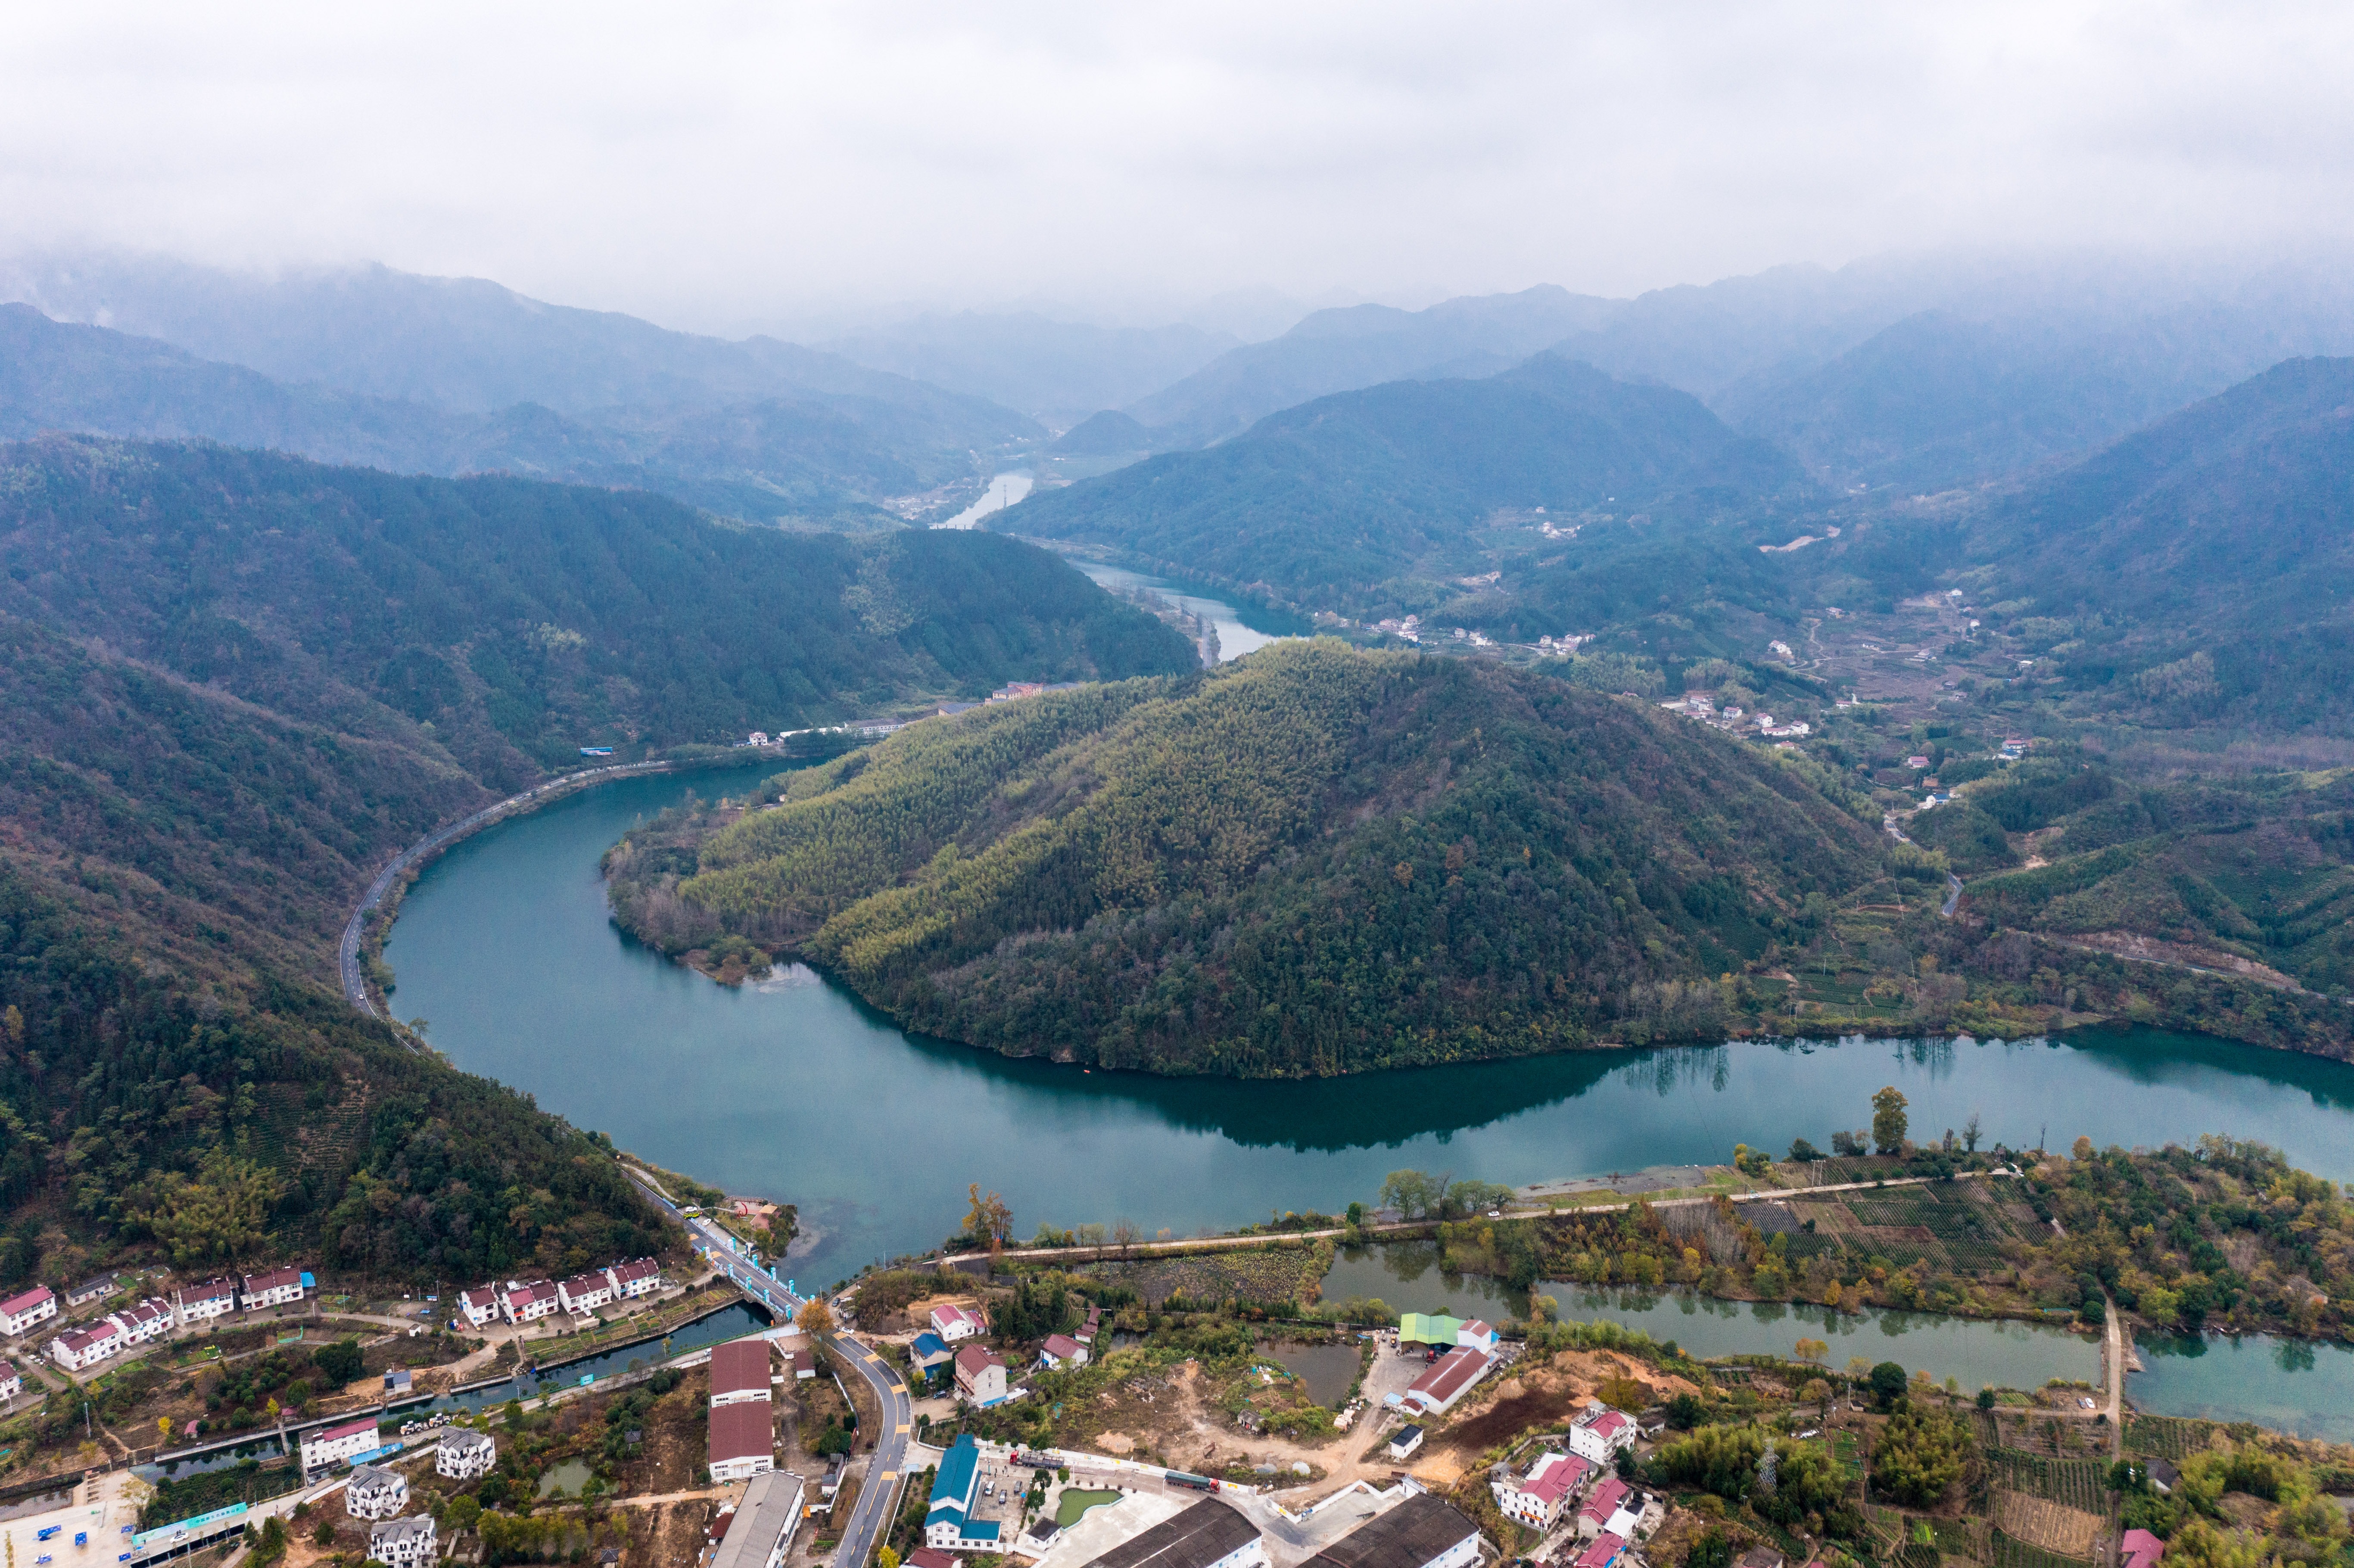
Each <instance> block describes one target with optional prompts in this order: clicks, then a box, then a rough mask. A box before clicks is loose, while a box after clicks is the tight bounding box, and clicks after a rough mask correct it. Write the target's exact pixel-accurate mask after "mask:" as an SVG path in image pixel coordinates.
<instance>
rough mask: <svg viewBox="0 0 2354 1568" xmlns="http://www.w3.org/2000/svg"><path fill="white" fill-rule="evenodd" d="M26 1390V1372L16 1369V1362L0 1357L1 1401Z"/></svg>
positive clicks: (12, 1397) (3, 1401)
mask: <svg viewBox="0 0 2354 1568" xmlns="http://www.w3.org/2000/svg"><path fill="white" fill-rule="evenodd" d="M24 1392H25V1374H24V1373H23V1372H18V1371H17V1370H16V1362H14V1361H8V1360H5V1358H0V1403H5V1402H6V1401H8V1400H11V1399H14V1398H16V1396H17V1395H18V1394H20V1393H24Z"/></svg>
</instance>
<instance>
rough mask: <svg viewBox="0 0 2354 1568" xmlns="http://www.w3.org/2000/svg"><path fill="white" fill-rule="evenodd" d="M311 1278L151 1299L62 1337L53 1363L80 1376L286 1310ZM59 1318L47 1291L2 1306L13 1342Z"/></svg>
mask: <svg viewBox="0 0 2354 1568" xmlns="http://www.w3.org/2000/svg"><path fill="white" fill-rule="evenodd" d="M307 1279H308V1277H307V1276H306V1275H304V1274H303V1272H302V1270H301V1269H299V1268H280V1269H272V1270H270V1272H268V1273H266V1274H249V1275H247V1276H245V1277H244V1278H243V1280H242V1281H239V1280H238V1279H235V1278H222V1279H213V1280H207V1281H206V1282H205V1283H204V1284H202V1285H197V1286H190V1287H185V1288H182V1289H180V1290H175V1291H174V1292H173V1294H172V1299H170V1300H169V1301H166V1300H164V1298H162V1297H160V1296H150V1297H148V1298H146V1299H145V1300H143V1301H138V1302H134V1303H133V1304H132V1305H130V1306H128V1307H124V1308H121V1309H120V1310H118V1311H113V1312H110V1313H108V1314H107V1315H106V1316H105V1317H103V1318H101V1319H98V1320H97V1321H96V1322H94V1323H85V1324H82V1325H80V1327H78V1328H74V1329H69V1330H67V1331H66V1332H64V1333H62V1334H59V1335H58V1337H57V1338H56V1339H53V1340H50V1341H49V1343H48V1355H49V1359H50V1360H51V1361H55V1362H57V1363H58V1365H59V1366H61V1367H63V1368H65V1369H66V1370H67V1371H68V1372H80V1371H81V1370H82V1369H83V1368H85V1367H89V1366H93V1365H95V1364H97V1363H98V1362H100V1361H105V1360H106V1359H107V1358H108V1357H110V1356H113V1355H117V1354H119V1353H121V1352H122V1351H126V1350H128V1349H130V1348H131V1347H132V1346H133V1345H138V1344H144V1343H145V1342H146V1341H147V1340H152V1339H154V1338H155V1337H156V1336H157V1335H158V1334H161V1333H163V1332H164V1331H165V1330H169V1329H172V1328H175V1327H178V1326H181V1325H184V1324H189V1323H201V1322H205V1321H207V1320H208V1319H214V1318H218V1317H221V1316H222V1315H224V1314H225V1313H228V1312H231V1311H234V1310H236V1309H237V1308H239V1306H243V1307H244V1308H247V1309H248V1310H251V1309H252V1308H261V1307H281V1306H285V1305H287V1304H289V1303H291V1302H295V1301H300V1300H301V1299H302V1294H303V1291H304V1290H305V1289H306V1288H307V1283H306V1282H307ZM57 1315H58V1298H57V1294H56V1292H54V1291H52V1290H51V1289H50V1288H49V1287H48V1286H46V1285H37V1286H35V1287H33V1288H32V1289H30V1290H26V1291H21V1292H19V1293H18V1294H16V1295H15V1296H12V1297H10V1298H7V1299H6V1300H5V1301H0V1328H5V1330H6V1331H7V1333H8V1335H9V1336H10V1337H11V1338H22V1337H23V1336H24V1335H26V1334H27V1333H29V1332H31V1331H32V1330H33V1329H34V1328H35V1327H36V1326H37V1325H38V1324H41V1323H44V1322H47V1321H48V1319H52V1318H54V1317H56V1316H57Z"/></svg>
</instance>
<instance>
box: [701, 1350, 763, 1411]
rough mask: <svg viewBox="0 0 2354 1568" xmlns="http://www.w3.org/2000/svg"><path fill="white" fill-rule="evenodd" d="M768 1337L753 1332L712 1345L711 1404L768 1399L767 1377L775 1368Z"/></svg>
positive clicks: (761, 1401)
mask: <svg viewBox="0 0 2354 1568" xmlns="http://www.w3.org/2000/svg"><path fill="white" fill-rule="evenodd" d="M774 1370H775V1369H774V1367H773V1364H772V1363H771V1361H770V1360H769V1341H768V1340H763V1339H760V1338H758V1336H754V1337H753V1338H751V1339H746V1340H728V1341H727V1342H726V1343H725V1344H720V1345H714V1346H712V1347H711V1408H712V1409H714V1410H717V1409H719V1408H721V1407H722V1406H723V1405H729V1404H745V1403H746V1402H748V1401H751V1400H758V1401H759V1402H760V1403H761V1404H767V1403H768V1402H769V1377H770V1375H771V1374H772V1373H773V1372H774Z"/></svg>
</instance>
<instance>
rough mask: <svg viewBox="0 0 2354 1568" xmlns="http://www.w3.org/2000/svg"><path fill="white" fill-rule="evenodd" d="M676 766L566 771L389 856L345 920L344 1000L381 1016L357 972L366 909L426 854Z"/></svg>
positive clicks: (340, 969)
mask: <svg viewBox="0 0 2354 1568" xmlns="http://www.w3.org/2000/svg"><path fill="white" fill-rule="evenodd" d="M675 766H676V764H674V763H670V762H622V763H616V764H614V765H613V766H612V767H610V768H589V769H588V770H587V771H585V772H581V773H567V774H566V775H564V776H563V777H562V778H560V779H549V780H548V781H547V782H546V783H545V784H536V785H534V786H533V787H532V788H530V789H526V790H525V791H524V792H523V793H522V794H520V795H510V796H508V797H507V798H506V799H505V800H502V801H500V802H499V803H498V804H497V805H495V806H485V807H483V808H482V810H479V811H476V812H475V813H474V814H473V815H472V816H470V817H464V818H461V819H460V820H459V821H454V822H452V823H451V824H450V825H449V826H448V827H446V828H440V829H437V830H435V831H434V832H430V833H428V834H426V835H425V837H423V838H421V839H419V840H418V841H417V842H415V843H413V844H411V845H409V846H408V848H407V849H405V850H403V851H401V852H400V853H398V854H397V855H395V856H393V857H392V859H391V860H389V861H387V862H386V863H385V866H384V869H383V870H381V871H379V872H377V873H376V880H375V881H373V882H371V883H369V884H368V885H367V891H366V893H364V894H362V895H360V901H359V906H358V907H356V908H355V909H354V910H353V911H352V917H351V918H350V919H348V920H346V921H345V922H344V939H343V941H342V942H341V943H339V944H338V945H337V947H336V948H335V970H336V972H337V973H338V974H339V975H340V976H342V978H343V982H344V999H345V1001H349V1002H350V1003H351V1004H352V1005H353V1006H354V1007H356V1008H358V1009H359V1010H360V1011H361V1012H365V1013H366V1014H367V1015H368V1016H369V1017H370V1018H382V1017H383V1016H384V1014H383V1013H382V1012H378V1011H377V1010H376V1003H375V1001H372V1000H370V998H369V996H368V991H367V980H366V977H365V976H363V975H362V974H361V973H360V936H361V934H362V933H363V932H364V931H365V930H366V928H367V917H368V911H370V910H372V909H374V908H375V907H376V906H377V905H379V904H381V903H383V902H384V895H386V894H387V893H389V892H391V891H392V884H393V879H394V878H395V877H398V875H399V874H401V873H402V872H404V871H406V870H408V868H409V867H410V866H412V865H415V864H416V863H418V862H419V861H420V860H423V859H424V858H425V857H426V856H428V855H429V854H434V853H439V852H440V851H441V850H444V849H447V848H449V846H450V845H451V844H452V843H455V842H457V841H458V840H460V839H462V838H464V837H465V836H466V835H467V834H468V833H471V832H475V831H477V830H478V829H482V828H486V827H488V826H490V825H491V824H492V823H493V822H495V821H499V820H500V819H501V818H503V817H505V816H508V815H510V814H511V813H513V812H515V811H518V810H523V809H524V808H525V807H527V806H535V805H540V804H543V803H545V802H546V800H548V799H549V798H550V797H551V796H555V795H562V794H567V793H569V792H570V791H572V790H574V789H581V788H583V787H585V786H587V785H590V784H601V783H603V782H605V781H606V780H607V779H621V778H626V777H628V776H629V775H631V774H635V773H667V772H669V771H670V770H671V769H672V768H673V767H675Z"/></svg>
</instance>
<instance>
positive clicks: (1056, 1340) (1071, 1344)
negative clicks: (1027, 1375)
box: [1038, 1334, 1087, 1372]
mask: <svg viewBox="0 0 2354 1568" xmlns="http://www.w3.org/2000/svg"><path fill="white" fill-rule="evenodd" d="M1038 1364H1039V1365H1040V1366H1042V1367H1044V1368H1045V1369H1046V1370H1047V1371H1048V1372H1059V1371H1061V1370H1062V1369H1063V1368H1064V1367H1066V1366H1072V1367H1083V1366H1085V1365H1087V1347H1086V1346H1085V1345H1083V1344H1081V1343H1079V1342H1078V1340H1074V1339H1073V1338H1071V1337H1070V1336H1069V1335H1068V1334H1049V1335H1047V1336H1046V1342H1045V1344H1044V1346H1043V1347H1041V1348H1040V1350H1039V1351H1038Z"/></svg>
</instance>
